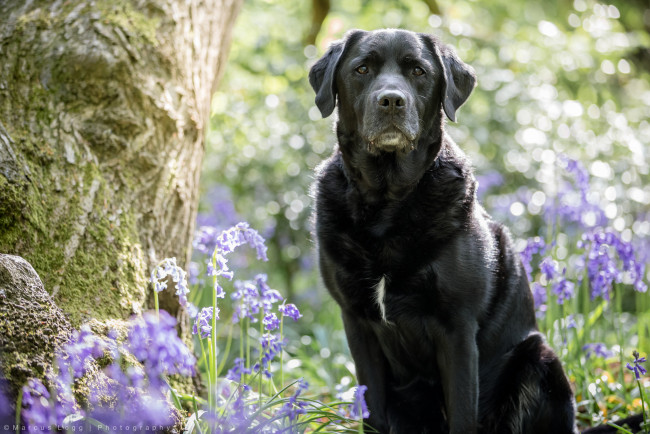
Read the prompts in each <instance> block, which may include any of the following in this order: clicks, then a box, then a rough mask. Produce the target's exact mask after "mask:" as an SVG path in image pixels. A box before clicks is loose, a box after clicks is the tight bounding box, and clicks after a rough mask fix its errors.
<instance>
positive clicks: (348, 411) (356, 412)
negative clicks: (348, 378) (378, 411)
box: [336, 385, 370, 420]
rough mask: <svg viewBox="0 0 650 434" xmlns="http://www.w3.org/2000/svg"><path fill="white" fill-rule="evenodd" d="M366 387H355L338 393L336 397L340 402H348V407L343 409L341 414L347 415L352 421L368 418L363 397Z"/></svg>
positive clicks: (368, 414) (368, 413)
mask: <svg viewBox="0 0 650 434" xmlns="http://www.w3.org/2000/svg"><path fill="white" fill-rule="evenodd" d="M367 390H368V387H366V386H362V385H360V386H355V387H352V388H351V389H349V390H348V391H346V392H342V393H338V394H337V395H336V397H337V398H338V399H340V400H342V401H350V403H349V404H348V405H346V406H345V407H344V409H343V410H344V411H343V414H344V415H348V417H350V418H352V419H357V420H360V419H367V418H368V417H369V416H370V412H369V411H368V406H367V405H366V400H365V398H364V395H365V393H366V391H367Z"/></svg>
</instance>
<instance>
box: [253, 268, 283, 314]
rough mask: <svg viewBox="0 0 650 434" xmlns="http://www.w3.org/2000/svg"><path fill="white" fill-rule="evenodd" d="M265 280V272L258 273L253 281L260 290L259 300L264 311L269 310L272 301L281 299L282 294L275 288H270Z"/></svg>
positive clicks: (275, 301)
mask: <svg viewBox="0 0 650 434" xmlns="http://www.w3.org/2000/svg"><path fill="white" fill-rule="evenodd" d="M266 280H267V277H266V274H258V275H257V276H255V282H256V283H257V287H258V288H259V291H260V301H261V302H262V305H263V306H264V312H268V311H270V310H271V308H272V307H273V304H274V303H277V302H278V301H282V300H283V298H282V295H280V293H279V292H278V291H276V290H275V289H271V287H269V285H268V284H267V283H266Z"/></svg>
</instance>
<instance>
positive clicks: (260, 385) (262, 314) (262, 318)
mask: <svg viewBox="0 0 650 434" xmlns="http://www.w3.org/2000/svg"><path fill="white" fill-rule="evenodd" d="M262 336H264V309H260V372H259V375H260V384H259V390H258V394H259V396H260V408H262V357H263V356H264V346H263V345H262V342H263V341H264V339H263V337H262Z"/></svg>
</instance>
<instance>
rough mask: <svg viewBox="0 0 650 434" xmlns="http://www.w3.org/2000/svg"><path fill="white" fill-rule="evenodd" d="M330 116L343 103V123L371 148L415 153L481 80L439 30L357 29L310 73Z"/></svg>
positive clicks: (322, 107) (453, 116) (321, 106)
mask: <svg viewBox="0 0 650 434" xmlns="http://www.w3.org/2000/svg"><path fill="white" fill-rule="evenodd" d="M309 82H310V83H311V85H312V87H313V88H314V90H315V91H316V106H317V107H318V109H319V110H320V112H321V114H322V115H323V117H327V116H329V115H330V114H332V112H333V111H334V107H335V106H336V105H337V100H338V108H339V119H338V125H339V129H342V130H343V132H344V133H346V134H349V133H352V132H354V133H356V134H358V136H359V138H360V139H361V140H362V141H364V142H365V144H366V147H367V149H368V150H369V152H371V153H373V154H376V153H380V152H409V151H410V150H411V149H413V148H414V147H415V146H416V145H417V143H418V140H419V138H420V137H421V136H423V135H426V134H427V133H428V131H427V130H428V129H431V128H435V125H436V122H437V125H438V127H437V128H438V129H439V128H440V118H441V116H442V114H441V113H442V110H444V112H445V113H446V115H447V117H448V118H449V119H450V120H452V121H454V122H455V121H456V110H458V108H459V107H460V106H461V105H462V104H463V103H464V102H465V101H466V100H467V98H468V97H469V94H470V93H471V91H472V89H473V88H474V85H475V84H476V76H475V74H474V70H473V69H472V68H471V67H470V66H468V65H466V64H465V63H463V62H462V61H461V60H460V59H458V57H457V56H456V54H455V53H454V51H453V50H452V49H451V48H449V47H448V46H446V45H444V44H442V43H441V42H440V41H438V40H437V39H436V38H435V37H433V36H430V35H426V34H421V33H413V32H409V31H405V30H376V31H372V32H366V31H363V30H352V31H350V32H348V33H347V34H346V35H345V37H344V38H343V39H341V40H340V41H336V42H334V43H332V45H331V46H330V47H329V49H328V51H327V52H326V53H325V55H324V56H323V57H322V58H321V59H319V60H318V61H317V62H316V64H314V66H313V67H312V69H311V71H310V72H309Z"/></svg>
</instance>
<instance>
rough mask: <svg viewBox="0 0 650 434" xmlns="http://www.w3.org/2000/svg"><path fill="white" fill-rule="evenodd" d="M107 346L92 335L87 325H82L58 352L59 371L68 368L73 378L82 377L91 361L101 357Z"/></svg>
mask: <svg viewBox="0 0 650 434" xmlns="http://www.w3.org/2000/svg"><path fill="white" fill-rule="evenodd" d="M107 348H108V345H107V344H106V343H104V342H103V341H102V340H101V339H99V338H98V337H97V336H96V335H94V334H93V332H92V331H91V330H90V327H89V326H88V325H82V326H81V330H80V331H75V332H74V333H73V334H72V338H71V339H70V341H69V342H68V343H67V344H65V345H64V346H63V348H62V351H60V352H59V354H58V356H57V364H58V366H59V371H60V372H61V373H64V372H66V371H67V370H68V369H70V370H71V371H72V375H73V376H74V378H80V377H83V376H84V374H85V373H86V370H87V369H88V368H89V367H90V365H91V363H92V362H93V361H94V360H95V359H98V358H100V357H102V356H103V355H104V350H106V349H107Z"/></svg>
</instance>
